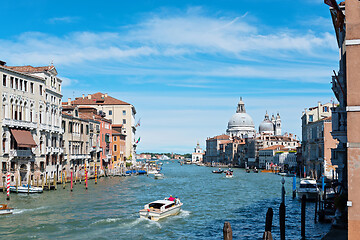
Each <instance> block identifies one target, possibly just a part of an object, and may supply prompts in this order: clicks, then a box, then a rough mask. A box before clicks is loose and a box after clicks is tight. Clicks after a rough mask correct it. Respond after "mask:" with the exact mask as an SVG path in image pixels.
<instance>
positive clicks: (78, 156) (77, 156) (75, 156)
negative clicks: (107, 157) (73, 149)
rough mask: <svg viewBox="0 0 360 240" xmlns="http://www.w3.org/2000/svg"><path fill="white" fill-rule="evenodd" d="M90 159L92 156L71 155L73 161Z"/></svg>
mask: <svg viewBox="0 0 360 240" xmlns="http://www.w3.org/2000/svg"><path fill="white" fill-rule="evenodd" d="M90 157H91V156H90V154H72V155H70V159H71V160H77V159H89V158H90Z"/></svg>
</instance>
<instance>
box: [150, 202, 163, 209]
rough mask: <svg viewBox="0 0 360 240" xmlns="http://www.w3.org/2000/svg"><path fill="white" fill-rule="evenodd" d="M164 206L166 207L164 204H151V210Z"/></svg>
mask: <svg viewBox="0 0 360 240" xmlns="http://www.w3.org/2000/svg"><path fill="white" fill-rule="evenodd" d="M164 205H165V204H164V203H150V204H149V208H155V209H160V208H161V207H162V206H164Z"/></svg>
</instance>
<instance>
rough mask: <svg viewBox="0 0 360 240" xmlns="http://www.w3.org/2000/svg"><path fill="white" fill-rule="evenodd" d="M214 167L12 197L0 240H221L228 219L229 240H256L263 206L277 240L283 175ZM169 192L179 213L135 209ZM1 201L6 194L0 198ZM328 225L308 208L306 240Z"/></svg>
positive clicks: (290, 205) (296, 230)
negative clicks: (144, 215) (147, 214)
mask: <svg viewBox="0 0 360 240" xmlns="http://www.w3.org/2000/svg"><path fill="white" fill-rule="evenodd" d="M212 170H213V168H207V167H199V166H193V165H183V166H180V165H179V164H178V163H177V162H173V163H166V162H165V163H164V165H163V170H162V172H163V173H164V174H165V179H161V180H156V179H154V178H153V177H152V175H151V176H146V175H143V176H132V177H113V178H101V179H99V182H98V184H97V185H95V184H94V180H91V181H90V182H89V189H88V190H85V186H84V183H82V184H79V183H78V184H77V185H75V186H74V191H73V192H70V185H67V186H66V189H62V187H61V186H58V190H57V191H51V192H44V193H43V194H37V195H29V196H28V195H26V194H25V195H21V194H18V195H16V194H11V200H10V201H9V205H10V206H11V207H14V208H16V210H15V212H14V214H12V215H8V216H1V217H0V232H1V239H131V240H135V239H222V227H223V224H224V221H229V222H230V223H231V226H232V230H233V237H234V239H262V234H263V231H264V228H265V216H266V211H267V209H268V207H272V208H273V209H274V219H273V231H272V232H273V237H274V239H279V238H280V237H279V227H278V226H279V218H278V209H279V206H280V201H281V183H280V181H281V177H280V176H278V175H275V174H271V173H257V174H256V173H245V171H244V170H243V169H234V178H232V179H228V178H225V175H224V174H212V173H211V171H212ZM285 185H286V192H287V195H286V234H287V239H300V238H301V237H300V202H299V201H298V200H293V199H291V186H292V179H291V178H286V183H285ZM170 194H172V195H173V196H174V195H175V196H177V197H179V198H180V199H181V201H182V202H183V203H184V205H183V207H182V210H181V212H180V214H179V215H177V216H172V217H168V218H165V219H162V220H160V221H158V222H153V221H150V220H147V219H140V218H139V215H138V211H139V210H140V209H141V208H143V205H145V204H146V203H148V202H150V201H154V200H157V199H162V198H164V197H167V196H169V195H170ZM0 202H6V201H5V194H2V193H0ZM329 229H330V225H329V224H321V223H317V224H314V204H311V203H309V204H308V205H307V222H306V235H307V239H321V237H322V236H324V235H325V234H326V233H327V231H328V230H329Z"/></svg>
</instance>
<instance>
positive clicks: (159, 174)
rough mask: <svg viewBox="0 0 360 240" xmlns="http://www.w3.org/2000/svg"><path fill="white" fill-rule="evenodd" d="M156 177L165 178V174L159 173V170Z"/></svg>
mask: <svg viewBox="0 0 360 240" xmlns="http://www.w3.org/2000/svg"><path fill="white" fill-rule="evenodd" d="M154 178H155V179H163V178H164V174H162V173H159V172H158V173H155V174H154Z"/></svg>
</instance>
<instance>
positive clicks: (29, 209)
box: [13, 207, 47, 214]
mask: <svg viewBox="0 0 360 240" xmlns="http://www.w3.org/2000/svg"><path fill="white" fill-rule="evenodd" d="M46 208H47V207H38V208H28V209H14V212H13V214H21V213H26V212H33V211H38V210H42V209H46Z"/></svg>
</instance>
